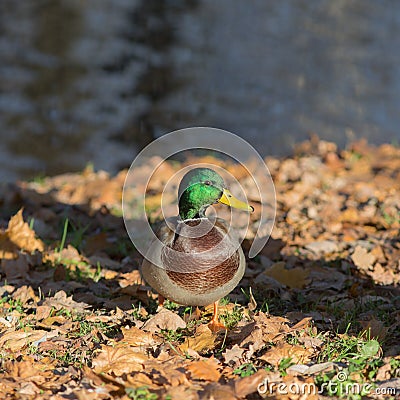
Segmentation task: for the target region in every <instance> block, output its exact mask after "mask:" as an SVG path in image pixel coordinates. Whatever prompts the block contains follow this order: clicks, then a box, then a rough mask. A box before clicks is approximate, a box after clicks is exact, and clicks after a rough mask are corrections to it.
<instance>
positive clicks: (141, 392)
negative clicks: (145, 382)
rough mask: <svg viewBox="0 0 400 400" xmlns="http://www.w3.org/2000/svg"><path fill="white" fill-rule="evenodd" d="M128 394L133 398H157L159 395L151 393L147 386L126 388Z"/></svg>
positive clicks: (146, 399) (145, 399)
mask: <svg viewBox="0 0 400 400" xmlns="http://www.w3.org/2000/svg"><path fill="white" fill-rule="evenodd" d="M125 393H126V395H127V396H128V397H129V398H130V399H133V400H157V399H158V396H157V394H156V393H151V392H150V391H149V388H148V387H147V386H141V387H138V388H126V389H125Z"/></svg>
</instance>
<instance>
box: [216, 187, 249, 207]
mask: <svg viewBox="0 0 400 400" xmlns="http://www.w3.org/2000/svg"><path fill="white" fill-rule="evenodd" d="M218 201H219V202H220V203H222V204H226V205H227V206H230V207H233V208H238V209H239V210H246V211H250V212H253V211H254V208H253V207H252V206H250V205H249V204H247V203H245V202H244V201H240V200H239V199H237V198H236V197H234V196H233V195H232V193H231V192H230V191H229V190H228V189H224V191H223V194H222V196H221V198H220V199H219V200H218Z"/></svg>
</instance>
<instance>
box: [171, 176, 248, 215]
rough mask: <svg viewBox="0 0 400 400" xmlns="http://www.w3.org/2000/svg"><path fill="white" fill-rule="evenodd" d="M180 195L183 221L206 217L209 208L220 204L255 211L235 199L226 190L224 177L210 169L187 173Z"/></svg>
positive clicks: (181, 185)
mask: <svg viewBox="0 0 400 400" xmlns="http://www.w3.org/2000/svg"><path fill="white" fill-rule="evenodd" d="M178 195H179V215H180V217H181V218H182V219H183V220H185V219H190V218H201V217H204V216H205V211H206V209H207V207H208V206H210V205H211V204H215V203H218V202H219V203H223V204H226V205H228V206H231V207H234V208H239V209H241V210H246V211H253V207H251V206H250V205H248V204H247V203H244V202H243V201H240V200H238V199H236V198H235V197H233V195H232V194H231V193H230V191H229V190H228V189H226V188H225V184H224V180H223V179H222V177H221V176H220V175H219V174H217V173H216V172H215V171H214V170H212V169H210V168H194V169H191V170H190V171H189V172H188V173H186V175H185V176H184V177H183V178H182V181H181V183H180V185H179V190H178Z"/></svg>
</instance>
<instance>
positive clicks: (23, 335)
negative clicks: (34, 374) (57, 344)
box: [0, 330, 55, 352]
mask: <svg viewBox="0 0 400 400" xmlns="http://www.w3.org/2000/svg"><path fill="white" fill-rule="evenodd" d="M54 335H55V334H54V333H49V332H47V331H44V330H34V331H29V332H25V331H15V330H11V331H8V332H6V333H4V334H2V336H1V337H0V348H5V349H7V350H10V351H12V352H16V351H19V350H21V349H22V348H24V347H25V346H28V345H29V344H31V343H34V342H38V341H41V340H46V339H47V338H50V337H54Z"/></svg>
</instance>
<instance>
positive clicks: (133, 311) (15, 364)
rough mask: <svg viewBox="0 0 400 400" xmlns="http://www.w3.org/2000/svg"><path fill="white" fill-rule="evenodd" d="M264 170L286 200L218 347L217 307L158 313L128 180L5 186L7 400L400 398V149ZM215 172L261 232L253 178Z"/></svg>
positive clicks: (319, 154) (226, 312)
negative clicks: (126, 206)
mask: <svg viewBox="0 0 400 400" xmlns="http://www.w3.org/2000/svg"><path fill="white" fill-rule="evenodd" d="M153 161H154V163H156V162H158V160H153ZM197 161H199V160H197ZM266 161H267V165H268V166H269V168H270V170H271V173H272V176H273V179H274V182H275V185H276V194H277V216H276V222H275V227H274V229H273V233H272V238H271V239H270V240H269V242H268V244H267V246H266V247H265V248H264V250H263V251H262V253H261V254H260V255H259V256H257V257H256V258H255V259H253V260H249V261H248V267H247V271H246V274H245V277H244V279H243V280H242V282H241V283H240V285H239V287H238V288H236V290H235V291H234V292H232V293H231V295H230V296H229V298H225V299H223V300H222V307H221V315H222V319H223V321H224V323H225V325H226V326H227V328H228V330H227V331H226V332H224V331H221V332H219V333H217V334H216V333H213V332H211V331H210V330H209V329H208V326H207V322H208V321H209V319H210V317H211V311H212V310H211V309H210V308H205V309H201V310H200V311H199V312H198V311H197V310H195V309H192V308H191V307H183V306H178V305H176V304H174V303H171V302H168V301H167V302H166V304H165V308H164V309H163V310H161V311H158V312H157V301H156V296H155V294H154V293H152V292H151V290H150V288H149V287H147V286H145V284H144V283H143V282H142V280H141V278H140V273H139V266H140V264H141V256H140V254H139V253H138V252H137V251H135V249H134V247H133V245H132V243H131V242H130V240H129V238H128V236H127V234H126V231H125V228H124V224H123V221H122V217H121V214H122V213H121V190H122V186H123V183H124V179H125V175H126V171H122V172H121V173H120V174H118V175H117V176H115V177H110V176H109V175H108V174H106V173H104V172H97V173H95V172H93V171H92V170H91V169H90V168H87V169H86V170H85V171H83V172H82V173H81V174H65V175H61V176H56V177H53V178H38V179H36V180H35V181H34V182H19V183H16V184H12V185H3V186H2V187H1V194H0V202H1V221H0V223H1V231H0V257H1V259H2V260H1V272H0V273H1V282H0V285H1V286H0V295H1V300H0V393H1V394H2V398H5V399H11V398H17V399H54V400H55V399H157V398H162V399H184V400H189V399H242V398H248V399H257V398H262V397H276V398H290V399H300V398H315V399H316V398H321V397H324V396H326V397H329V396H340V395H342V396H344V397H350V395H349V394H348V391H349V388H350V389H352V391H353V395H352V396H353V397H354V398H360V397H361V396H364V397H373V398H379V397H382V398H390V397H392V398H395V396H396V395H395V393H394V389H395V388H397V390H399V387H400V311H399V309H400V307H399V306H400V289H399V281H400V275H399V272H400V261H399V260H400V213H399V210H400V191H399V189H400V149H399V148H396V147H393V146H391V145H383V146H380V147H371V146H368V145H367V144H366V143H364V142H359V143H355V144H353V145H351V146H349V147H348V148H347V149H346V150H344V151H338V150H337V148H336V146H335V145H334V144H333V143H327V142H323V141H319V140H318V139H316V138H314V139H312V140H311V141H309V142H305V143H303V144H302V145H300V146H298V148H297V150H296V154H295V155H294V156H293V157H291V158H285V159H276V158H267V160H266ZM192 162H193V160H192ZM219 163H220V164H222V165H223V166H224V167H225V168H226V169H228V170H229V171H230V172H232V173H233V174H234V175H235V176H237V178H238V179H239V180H240V182H241V184H242V185H243V187H245V189H246V187H247V188H249V190H248V193H247V194H248V196H249V199H250V201H251V202H252V204H253V205H255V208H256V210H255V213H254V214H253V215H252V218H253V222H256V221H257V219H258V218H259V217H260V204H258V203H257V202H258V201H259V198H258V197H257V193H255V192H254V193H253V192H252V190H251V185H250V183H249V182H247V180H248V177H247V176H245V175H244V174H243V171H242V170H241V169H240V168H237V166H235V165H230V164H224V162H222V161H219ZM179 168H180V165H178V164H177V163H176V162H174V163H170V164H169V163H165V164H163V165H162V175H161V176H162V178H161V179H158V180H155V181H154V182H152V183H151V185H150V187H149V198H148V202H147V203H146V206H147V207H148V210H149V212H151V213H152V216H153V217H152V218H153V220H157V219H158V218H160V213H159V207H158V205H159V201H160V193H161V190H162V189H163V186H164V184H165V182H166V181H167V180H168V178H169V177H170V176H172V175H173V174H174V172H175V171H176V170H178V169H179ZM253 172H254V174H255V175H256V174H257V171H253ZM143 175H144V176H145V175H146V174H145V171H144V172H143ZM246 192H247V190H246ZM131 195H132V196H134V193H132V194H131ZM171 202H172V199H171ZM171 204H172V203H171ZM172 206H173V205H171V207H172ZM239 222H240V221H239ZM252 226H253V225H250V230H249V232H248V233H247V236H246V239H245V241H244V242H243V247H244V249H245V250H246V249H248V248H249V245H250V243H251V240H252V235H254V232H252ZM254 226H256V224H254ZM346 388H347V389H346ZM346 390H347V392H346ZM360 390H364V392H363V393H362V394H357V391H360ZM301 391H303V392H305V394H304V393H301ZM310 393H311V394H310Z"/></svg>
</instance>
